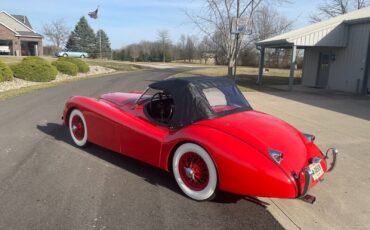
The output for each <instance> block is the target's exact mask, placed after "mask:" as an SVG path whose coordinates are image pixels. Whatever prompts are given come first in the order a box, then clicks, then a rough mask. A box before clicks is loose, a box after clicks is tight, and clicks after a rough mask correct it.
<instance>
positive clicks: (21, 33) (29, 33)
mask: <svg viewBox="0 0 370 230" xmlns="http://www.w3.org/2000/svg"><path fill="white" fill-rule="evenodd" d="M17 36H24V37H42V35H41V34H38V33H35V32H32V31H18V32H17Z"/></svg>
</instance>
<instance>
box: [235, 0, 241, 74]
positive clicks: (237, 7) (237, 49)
mask: <svg viewBox="0 0 370 230" xmlns="http://www.w3.org/2000/svg"><path fill="white" fill-rule="evenodd" d="M239 10H240V0H237V2H236V32H237V34H236V44H235V59H234V81H236V65H237V60H236V59H237V58H238V52H239V31H238V30H239V28H238V22H239V21H238V20H239V17H240V12H239Z"/></svg>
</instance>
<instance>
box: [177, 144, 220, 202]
mask: <svg viewBox="0 0 370 230" xmlns="http://www.w3.org/2000/svg"><path fill="white" fill-rule="evenodd" d="M172 171H173V175H174V177H175V180H176V182H177V184H178V185H179V187H180V189H181V190H182V191H183V192H184V193H185V194H186V195H187V196H189V197H190V198H192V199H194V200H197V201H204V200H211V199H213V198H214V197H215V195H216V191H217V171H216V167H215V165H214V163H213V160H212V158H211V157H210V156H209V154H208V153H207V151H206V150H204V149H203V148H202V147H200V146H199V145H196V144H193V143H186V144H183V145H181V146H180V147H178V148H177V150H176V151H175V153H174V156H173V160H172Z"/></svg>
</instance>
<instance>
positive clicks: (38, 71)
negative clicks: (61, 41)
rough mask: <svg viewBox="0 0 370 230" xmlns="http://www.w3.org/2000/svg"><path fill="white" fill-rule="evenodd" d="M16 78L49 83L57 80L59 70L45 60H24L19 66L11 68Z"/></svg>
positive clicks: (33, 58) (29, 58)
mask: <svg viewBox="0 0 370 230" xmlns="http://www.w3.org/2000/svg"><path fill="white" fill-rule="evenodd" d="M11 69H12V70H13V73H14V76H15V77H17V78H21V79H23V80H27V81H37V82H47V81H52V80H55V77H56V76H57V74H58V70H57V68H56V67H55V66H52V65H51V64H49V63H48V62H47V61H46V60H45V59H42V58H39V57H28V58H24V59H23V61H22V62H21V63H19V64H15V65H12V66H11Z"/></svg>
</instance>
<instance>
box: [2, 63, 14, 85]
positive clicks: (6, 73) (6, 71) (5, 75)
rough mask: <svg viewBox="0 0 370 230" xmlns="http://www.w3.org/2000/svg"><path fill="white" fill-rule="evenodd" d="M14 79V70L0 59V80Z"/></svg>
mask: <svg viewBox="0 0 370 230" xmlns="http://www.w3.org/2000/svg"><path fill="white" fill-rule="evenodd" d="M11 80H13V71H12V70H11V69H10V68H9V66H8V65H7V64H5V63H4V62H2V61H0V82H2V81H11Z"/></svg>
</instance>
